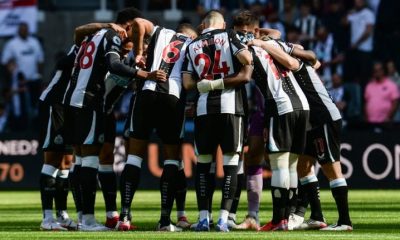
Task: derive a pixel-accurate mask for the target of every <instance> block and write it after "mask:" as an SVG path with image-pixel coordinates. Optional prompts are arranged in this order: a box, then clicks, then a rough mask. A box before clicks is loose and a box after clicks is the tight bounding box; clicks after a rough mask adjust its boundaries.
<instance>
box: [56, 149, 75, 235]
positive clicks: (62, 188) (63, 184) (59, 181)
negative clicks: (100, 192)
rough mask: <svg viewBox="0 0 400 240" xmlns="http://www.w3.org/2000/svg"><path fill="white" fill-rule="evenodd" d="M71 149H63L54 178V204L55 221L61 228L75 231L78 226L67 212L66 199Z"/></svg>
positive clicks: (71, 158)
mask: <svg viewBox="0 0 400 240" xmlns="http://www.w3.org/2000/svg"><path fill="white" fill-rule="evenodd" d="M72 160H73V155H72V149H71V148H69V149H65V152H64V156H63V159H62V162H61V166H60V168H59V170H58V174H57V178H56V195H55V198H54V202H55V205H56V210H57V213H56V215H57V221H58V222H59V223H60V224H61V226H63V227H65V228H67V229H71V230H76V229H77V227H78V225H77V224H76V223H75V222H74V221H72V220H71V219H70V217H69V215H68V212H67V198H68V193H69V179H68V178H69V171H70V168H71V166H72Z"/></svg>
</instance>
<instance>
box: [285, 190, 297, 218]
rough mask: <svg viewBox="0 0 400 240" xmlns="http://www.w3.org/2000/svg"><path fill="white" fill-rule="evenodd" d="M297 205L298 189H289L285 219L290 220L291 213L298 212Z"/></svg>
mask: <svg viewBox="0 0 400 240" xmlns="http://www.w3.org/2000/svg"><path fill="white" fill-rule="evenodd" d="M296 205H297V188H289V196H288V203H287V206H286V213H285V218H286V219H288V218H289V215H290V214H291V213H294V212H295V211H296Z"/></svg>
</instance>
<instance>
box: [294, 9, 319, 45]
mask: <svg viewBox="0 0 400 240" xmlns="http://www.w3.org/2000/svg"><path fill="white" fill-rule="evenodd" d="M294 25H295V26H296V27H298V28H299V29H300V31H301V43H302V45H303V47H304V48H306V49H313V47H314V40H315V34H316V32H317V28H318V26H319V20H318V19H317V17H316V16H314V15H312V14H311V6H310V4H309V3H307V2H302V3H301V6H300V17H299V18H297V19H296V21H295V22H294Z"/></svg>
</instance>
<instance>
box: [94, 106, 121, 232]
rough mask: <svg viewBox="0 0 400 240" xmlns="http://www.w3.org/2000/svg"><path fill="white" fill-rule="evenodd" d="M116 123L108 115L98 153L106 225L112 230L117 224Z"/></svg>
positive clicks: (99, 177)
mask: <svg viewBox="0 0 400 240" xmlns="http://www.w3.org/2000/svg"><path fill="white" fill-rule="evenodd" d="M115 131H116V122H115V117H114V114H113V113H111V114H108V115H107V116H106V120H105V133H104V144H103V146H102V148H101V151H100V155H99V158H100V165H99V173H98V179H99V182H100V186H101V191H102V192H103V198H104V203H105V207H106V223H105V224H104V225H105V226H106V227H108V228H112V229H114V228H115V226H116V225H117V223H118V220H119V215H118V212H117V176H116V174H115V172H114V168H113V165H114V145H115V136H116V133H115Z"/></svg>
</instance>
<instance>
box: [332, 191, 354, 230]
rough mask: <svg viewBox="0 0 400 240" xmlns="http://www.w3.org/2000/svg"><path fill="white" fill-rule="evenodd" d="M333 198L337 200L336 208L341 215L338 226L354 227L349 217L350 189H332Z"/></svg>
mask: <svg viewBox="0 0 400 240" xmlns="http://www.w3.org/2000/svg"><path fill="white" fill-rule="evenodd" d="M331 191H332V196H333V197H334V198H335V202H336V207H337V209H338V213H339V220H338V225H343V224H344V225H349V226H352V223H351V220H350V215H349V203H348V187H347V186H341V187H335V188H332V189H331Z"/></svg>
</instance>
